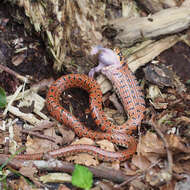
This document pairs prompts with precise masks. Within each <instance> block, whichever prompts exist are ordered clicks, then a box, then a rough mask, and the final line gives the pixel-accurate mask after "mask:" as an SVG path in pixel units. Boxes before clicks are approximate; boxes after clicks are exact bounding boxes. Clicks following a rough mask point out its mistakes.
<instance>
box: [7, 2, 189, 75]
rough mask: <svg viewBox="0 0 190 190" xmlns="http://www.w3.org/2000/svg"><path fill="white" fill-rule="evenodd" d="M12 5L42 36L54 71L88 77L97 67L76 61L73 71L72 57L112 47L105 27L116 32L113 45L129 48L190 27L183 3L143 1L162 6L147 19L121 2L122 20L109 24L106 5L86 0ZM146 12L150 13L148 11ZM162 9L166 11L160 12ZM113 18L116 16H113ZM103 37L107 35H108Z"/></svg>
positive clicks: (186, 5) (186, 9) (186, 7)
mask: <svg viewBox="0 0 190 190" xmlns="http://www.w3.org/2000/svg"><path fill="white" fill-rule="evenodd" d="M9 1H10V2H11V3H15V4H17V5H18V6H20V7H22V8H24V11H25V14H26V15H27V16H28V17H29V19H30V21H31V23H32V24H33V26H34V28H35V30H36V32H38V33H40V34H41V36H42V37H43V38H44V41H46V42H47V43H46V45H47V48H48V49H49V50H50V51H49V52H50V53H51V54H52V55H53V58H54V68H55V69H56V70H59V71H60V70H61V68H62V66H63V65H64V67H65V68H67V69H68V70H69V71H70V72H75V73H76V72H80V73H82V72H83V73H84V72H85V73H86V72H88V71H89V69H90V68H91V67H93V66H94V63H92V62H88V61H84V62H83V63H82V62H81V61H78V60H77V63H76V64H75V66H74V67H72V66H71V59H70V57H69V56H70V55H69V54H70V53H72V55H76V56H79V57H85V55H89V51H90V48H91V47H92V46H94V45H103V46H110V42H111V43H112V41H108V40H107V39H106V38H105V37H104V36H103V35H102V32H103V31H102V30H103V28H104V29H105V28H106V27H103V26H106V23H108V26H109V27H110V28H112V29H114V30H115V31H116V34H117V35H116V37H115V38H114V40H113V41H114V43H115V44H116V45H119V46H126V47H128V46H131V45H133V44H134V43H135V42H137V41H145V40H147V39H152V38H155V37H158V36H159V37H161V36H163V35H167V34H170V35H171V34H172V33H176V32H179V31H183V30H184V29H187V28H188V27H189V25H190V12H189V7H188V6H190V5H189V3H188V1H189V0H186V1H184V3H183V4H182V5H181V7H173V8H167V7H171V6H173V5H174V4H175V1H174V0H167V1H158V0H154V1H150V0H144V1H141V3H144V5H145V6H146V5H147V6H148V5H149V6H152V7H156V6H157V5H158V3H160V2H161V3H160V4H161V5H160V6H158V7H160V8H159V10H160V11H159V12H157V13H155V14H153V15H149V16H147V17H135V16H134V15H130V14H129V15H128V14H126V13H125V11H126V10H127V11H129V10H131V9H132V8H131V7H130V6H133V5H131V4H130V1H126V2H127V3H129V9H127V8H128V7H127V5H126V3H123V2H122V1H121V2H122V11H121V13H122V16H123V17H121V18H119V19H115V20H110V21H108V19H109V18H113V17H106V14H105V13H106V3H105V2H95V1H92V2H89V1H87V0H81V1H61V0H56V1H54V0H47V1H31V0H18V1H12V0H9ZM172 2H173V4H172ZM154 4H155V5H154ZM153 5H154V6H153ZM183 5H184V6H183ZM48 7H51V9H48ZM130 8H131V9H130ZM146 8H147V9H148V7H146ZM162 8H165V9H164V10H161V9H162ZM156 11H158V10H156ZM110 14H112V15H115V14H114V13H110ZM124 16H125V17H124ZM131 16H133V17H131ZM23 22H24V19H23ZM104 31H106V30H104ZM104 34H105V35H106V32H105V33H104ZM68 55H69V56H68ZM72 57H74V56H72ZM72 63H73V62H72ZM70 68H72V69H70Z"/></svg>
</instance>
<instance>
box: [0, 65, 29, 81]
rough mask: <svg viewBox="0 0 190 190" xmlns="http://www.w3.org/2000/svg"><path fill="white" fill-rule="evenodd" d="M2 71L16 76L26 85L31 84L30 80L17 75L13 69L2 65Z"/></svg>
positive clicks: (0, 66) (0, 67)
mask: <svg viewBox="0 0 190 190" xmlns="http://www.w3.org/2000/svg"><path fill="white" fill-rule="evenodd" d="M0 69H1V70H3V71H6V72H7V73H9V74H11V75H13V76H15V77H16V78H18V79H19V80H21V81H22V82H24V83H29V80H28V79H29V78H27V77H24V76H22V75H20V74H18V73H16V72H15V71H13V70H12V69H9V68H8V67H6V66H4V65H2V64H0Z"/></svg>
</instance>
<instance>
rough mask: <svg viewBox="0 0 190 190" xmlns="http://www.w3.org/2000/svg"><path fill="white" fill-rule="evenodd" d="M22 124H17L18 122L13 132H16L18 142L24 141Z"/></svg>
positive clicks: (15, 138)
mask: <svg viewBox="0 0 190 190" xmlns="http://www.w3.org/2000/svg"><path fill="white" fill-rule="evenodd" d="M21 130H22V128H21V125H17V124H16V123H15V124H14V125H13V131H14V132H13V133H14V137H13V138H14V140H15V141H16V142H17V143H22V138H21V137H22V133H21Z"/></svg>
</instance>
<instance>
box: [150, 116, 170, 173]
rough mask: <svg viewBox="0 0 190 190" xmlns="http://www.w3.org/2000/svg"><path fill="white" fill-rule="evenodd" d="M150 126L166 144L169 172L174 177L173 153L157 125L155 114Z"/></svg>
mask: <svg viewBox="0 0 190 190" xmlns="http://www.w3.org/2000/svg"><path fill="white" fill-rule="evenodd" d="M150 124H151V125H152V126H153V127H154V130H155V131H156V132H157V134H158V135H159V136H160V138H161V139H162V141H163V143H164V146H165V147H166V152H167V158H168V172H169V173H170V174H171V175H172V166H173V158H172V153H171V151H170V150H169V144H168V142H167V140H166V139H165V137H164V135H163V133H162V132H161V131H160V129H159V128H158V127H157V125H156V123H155V114H153V115H152V118H151V121H150Z"/></svg>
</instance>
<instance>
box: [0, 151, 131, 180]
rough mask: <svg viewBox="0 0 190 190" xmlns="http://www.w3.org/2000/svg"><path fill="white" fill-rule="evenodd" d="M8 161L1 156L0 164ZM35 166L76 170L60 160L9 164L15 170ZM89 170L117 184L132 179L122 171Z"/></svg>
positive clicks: (62, 170)
mask: <svg viewBox="0 0 190 190" xmlns="http://www.w3.org/2000/svg"><path fill="white" fill-rule="evenodd" d="M7 159H8V156H7V155H3V154H0V164H3V163H4V162H6V160H7ZM31 163H32V164H33V165H35V167H36V168H37V169H38V170H42V171H54V172H67V173H72V172H73V170H74V164H72V163H70V162H62V161H59V160H54V159H53V160H49V161H45V160H27V161H25V160H18V159H12V160H10V161H9V162H8V164H7V165H10V166H11V167H13V168H15V169H20V168H21V167H23V166H25V167H26V166H27V165H28V164H31ZM88 169H89V170H90V171H91V172H92V173H93V175H94V177H99V178H104V179H108V180H111V181H114V182H117V183H121V182H123V181H126V180H129V179H131V176H127V175H125V174H124V173H123V172H122V171H120V170H115V169H109V168H105V167H101V168H100V167H98V168H95V167H88Z"/></svg>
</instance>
